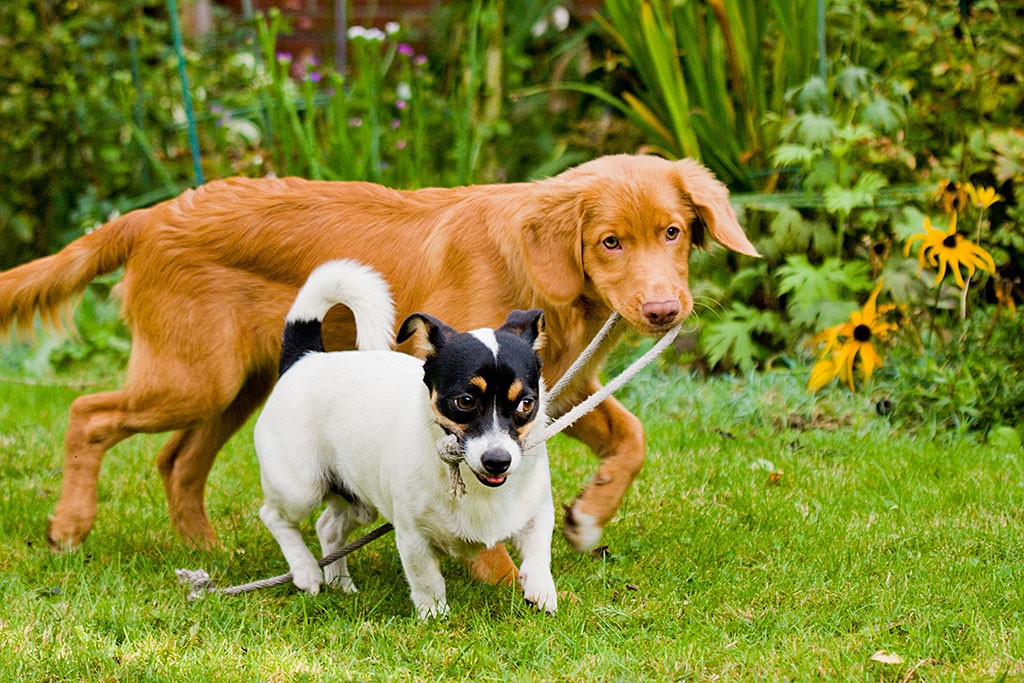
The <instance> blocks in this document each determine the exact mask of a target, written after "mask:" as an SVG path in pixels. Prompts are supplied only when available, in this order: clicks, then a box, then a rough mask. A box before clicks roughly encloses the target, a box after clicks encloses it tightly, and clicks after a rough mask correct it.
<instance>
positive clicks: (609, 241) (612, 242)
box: [601, 235, 622, 251]
mask: <svg viewBox="0 0 1024 683" xmlns="http://www.w3.org/2000/svg"><path fill="white" fill-rule="evenodd" d="M601 244H603V245H604V248H605V249H607V250H608V251H615V250H616V249H621V248H622V243H621V242H619V238H618V237H616V236H615V235H609V236H608V237H605V238H604V239H603V240H601Z"/></svg>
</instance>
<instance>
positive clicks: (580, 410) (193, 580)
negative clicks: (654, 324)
mask: <svg viewBox="0 0 1024 683" xmlns="http://www.w3.org/2000/svg"><path fill="white" fill-rule="evenodd" d="M619 319H620V316H619V314H618V313H617V312H615V311H612V314H611V315H610V316H608V320H607V321H605V324H604V326H603V327H602V328H601V329H600V330H599V331H598V333H597V334H596V335H595V336H594V338H593V339H592V340H591V342H590V344H588V345H587V348H585V349H584V350H583V353H581V354H580V356H579V358H577V359H576V360H575V361H574V362H573V364H572V365H571V366H570V367H569V369H568V370H567V371H566V372H565V374H564V375H562V378H561V379H560V380H558V382H556V383H555V386H554V387H553V388H552V389H551V391H549V392H548V393H547V395H546V396H545V397H544V398H545V401H546V402H553V401H554V400H555V399H557V398H558V396H559V395H560V394H561V392H562V391H563V390H564V389H565V387H567V386H569V383H570V382H572V380H573V379H574V377H575V375H576V374H578V373H579V372H580V370H581V369H582V368H583V367H584V366H586V364H587V363H588V362H589V361H590V359H591V358H593V357H594V354H595V353H597V350H598V349H599V348H600V347H601V344H602V343H603V342H604V340H605V338H607V336H608V334H609V333H610V332H611V330H612V329H613V328H614V327H615V325H616V324H617V323H618V322H619ZM680 329H682V323H680V324H678V325H676V326H675V327H673V328H672V329H670V330H669V331H668V332H666V333H665V334H664V336H662V337H661V339H659V340H658V341H657V342H656V343H655V344H654V346H652V347H651V348H650V349H648V350H647V352H646V353H644V354H643V355H642V356H640V358H638V359H636V360H635V361H633V362H632V363H631V364H630V365H629V367H627V368H626V369H625V370H624V371H623V372H622V373H621V374H620V375H619V376H618V377H615V378H613V379H612V380H611V381H610V382H608V383H607V384H606V385H604V386H603V387H601V388H600V389H598V390H597V391H596V392H594V393H593V394H591V395H590V396H589V397H587V399H586V400H584V401H583V402H582V403H579V404H577V405H576V406H575V407H573V408H572V409H571V410H569V411H568V412H566V413H564V414H563V415H562V416H561V417H559V418H558V419H556V420H554V421H553V422H551V423H549V424H547V425H545V426H544V427H543V428H542V429H540V430H537V431H535V432H534V433H533V434H532V435H531V438H530V439H528V441H527V442H526V444H524V446H523V450H524V451H528V450H531V449H533V448H535V447H536V446H539V445H540V444H541V443H543V442H545V441H547V440H548V439H550V438H551V437H553V436H554V435H555V434H558V433H559V432H561V431H562V430H564V429H566V428H567V427H568V426H569V425H571V424H572V423H574V422H576V420H578V419H580V418H581V417H583V416H584V415H586V414H587V413H589V412H590V411H591V410H593V409H594V408H595V407H596V406H597V404H599V403H600V402H601V401H604V400H605V399H606V398H608V397H609V396H611V395H612V394H614V393H615V392H616V391H618V390H619V389H621V388H622V386H623V385H625V384H626V382H628V381H629V380H631V379H633V377H635V376H636V375H637V374H638V373H639V372H640V371H641V370H643V369H644V368H646V367H647V366H648V365H650V364H651V362H652V361H653V360H654V359H655V358H657V357H658V356H659V355H661V353H662V351H664V350H665V349H666V348H668V346H669V344H671V343H672V342H673V341H675V338H676V336H678V334H679V330H680ZM437 453H438V456H439V457H440V458H441V460H442V461H443V462H444V463H445V464H447V465H448V467H449V469H450V472H451V495H452V500H453V501H454V500H456V499H458V498H460V497H461V496H462V495H464V494H465V493H466V483H465V482H464V481H463V480H462V473H461V470H460V465H461V464H462V462H463V461H464V460H465V452H464V451H463V450H462V448H461V446H460V445H459V439H458V437H457V436H456V435H454V434H445V435H444V436H442V437H441V438H440V439H438V440H437ZM392 529H394V527H393V526H392V525H391V524H390V523H387V524H382V525H380V526H379V527H377V528H376V529H374V530H373V531H371V532H369V533H368V534H366V535H364V536H362V537H360V538H358V539H356V540H355V541H353V542H351V543H349V544H347V545H345V546H343V547H341V548H339V549H338V550H336V551H334V552H333V553H330V554H329V555H327V556H325V557H323V558H322V559H321V560H319V561H318V562H317V565H318V566H320V567H321V568H323V567H326V566H327V565H329V564H331V563H333V562H336V561H338V560H340V559H341V558H343V557H345V556H346V555H348V554H349V553H351V552H354V551H355V550H358V549H359V548H361V547H363V546H364V545H366V544H367V543H369V542H370V541H373V540H376V539H377V538H380V537H381V536H383V535H384V534H386V533H388V532H389V531H391V530H392ZM175 573H176V574H177V576H178V583H183V584H189V586H190V588H191V592H190V593H189V596H188V598H189V600H194V599H196V598H201V597H203V596H205V595H206V594H207V593H223V594H224V595H237V594H239V593H246V592H249V591H254V590H259V589H261V588H270V587H271V586H279V585H281V584H285V583H291V581H292V575H291V573H290V572H289V573H287V574H281V575H280V576H275V577H272V578H269V579H263V580H261V581H253V582H251V583H246V584H241V585H239V586H231V587H229V588H216V587H214V586H213V585H212V581H211V579H210V575H209V574H207V573H206V571H204V570H202V569H197V570H190V569H177V570H175Z"/></svg>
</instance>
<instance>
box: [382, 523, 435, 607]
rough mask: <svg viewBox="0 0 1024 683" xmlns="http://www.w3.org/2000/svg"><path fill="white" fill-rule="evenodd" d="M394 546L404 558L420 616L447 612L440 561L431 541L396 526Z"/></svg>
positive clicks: (408, 579)
mask: <svg viewBox="0 0 1024 683" xmlns="http://www.w3.org/2000/svg"><path fill="white" fill-rule="evenodd" d="M395 545H396V546H398V555H399V556H400V557H401V558H402V568H403V569H404V570H405V578H406V580H407V581H408V582H409V589H410V591H411V597H412V602H413V604H414V605H416V611H417V612H418V614H419V617H420V619H429V618H431V617H444V616H447V615H448V600H447V598H446V596H445V585H444V577H443V576H441V563H440V562H438V560H437V556H436V555H434V552H433V550H431V548H430V544H429V543H428V542H427V540H426V539H425V538H423V537H422V536H420V535H419V534H418V533H416V532H414V531H413V532H409V531H401V530H399V529H398V528H396V529H395Z"/></svg>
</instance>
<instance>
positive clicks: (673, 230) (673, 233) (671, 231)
mask: <svg viewBox="0 0 1024 683" xmlns="http://www.w3.org/2000/svg"><path fill="white" fill-rule="evenodd" d="M680 232H681V231H680V230H679V228H677V227H676V226H674V225H670V226H669V227H668V230H666V231H665V237H667V238H668V241H669V242H675V241H676V240H677V239H679V233H680Z"/></svg>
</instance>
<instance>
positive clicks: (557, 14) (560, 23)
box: [551, 5, 569, 31]
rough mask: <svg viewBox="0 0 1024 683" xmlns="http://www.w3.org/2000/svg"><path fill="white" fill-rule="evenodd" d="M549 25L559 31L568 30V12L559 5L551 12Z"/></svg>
mask: <svg viewBox="0 0 1024 683" xmlns="http://www.w3.org/2000/svg"><path fill="white" fill-rule="evenodd" d="M551 23H553V24H554V25H555V28H556V29H558V30H559V31H564V30H565V29H567V28H569V10H567V9H565V8H564V7H562V6H561V5H558V6H556V7H555V9H553V10H551Z"/></svg>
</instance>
